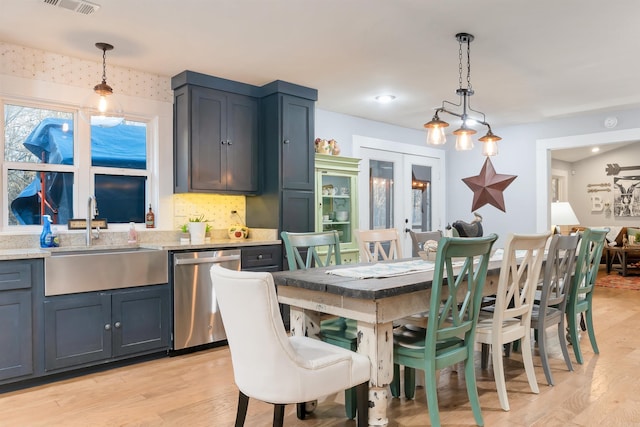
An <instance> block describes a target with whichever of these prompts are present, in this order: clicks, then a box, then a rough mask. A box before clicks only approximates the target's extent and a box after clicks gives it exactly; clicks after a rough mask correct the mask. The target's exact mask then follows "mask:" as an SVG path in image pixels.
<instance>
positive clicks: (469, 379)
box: [464, 354, 484, 426]
mask: <svg viewBox="0 0 640 427" xmlns="http://www.w3.org/2000/svg"><path fill="white" fill-rule="evenodd" d="M464 378H465V382H466V383H467V395H468V396H469V403H471V410H472V411H473V417H474V418H475V420H476V424H477V425H479V426H483V425H484V420H483V419H482V410H481V409H480V398H479V397H478V386H477V384H476V370H475V364H474V363H473V354H471V355H469V356H468V357H467V359H466V360H465V361H464Z"/></svg>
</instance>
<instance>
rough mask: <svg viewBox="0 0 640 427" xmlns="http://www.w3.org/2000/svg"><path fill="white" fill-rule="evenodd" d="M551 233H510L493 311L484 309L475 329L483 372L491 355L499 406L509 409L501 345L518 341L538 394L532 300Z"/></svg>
mask: <svg viewBox="0 0 640 427" xmlns="http://www.w3.org/2000/svg"><path fill="white" fill-rule="evenodd" d="M550 234H551V233H544V234H531V235H525V234H510V235H509V237H508V238H507V241H506V244H505V248H504V255H503V259H502V264H501V267H500V277H499V279H498V289H497V291H496V299H495V304H494V307H493V310H492V312H490V311H485V310H486V308H485V310H483V311H482V312H481V313H480V320H479V321H478V327H477V329H476V342H478V343H480V344H482V361H481V366H482V368H483V369H486V367H487V359H488V352H489V349H490V350H491V353H492V358H491V360H492V362H493V376H494V378H495V382H496V389H497V391H498V399H499V400H500V406H501V407H502V409H504V410H505V411H508V410H509V399H508V398H507V387H506V383H505V377H504V365H503V360H502V357H503V355H502V349H503V346H504V344H509V343H512V342H514V341H518V340H521V342H522V360H523V362H524V368H525V372H526V374H527V380H528V381H529V386H530V387H531V391H533V392H534V393H539V389H538V383H537V381H536V374H535V371H534V367H533V354H532V351H531V312H532V310H533V304H534V301H535V294H536V289H537V286H538V279H539V277H540V271H541V268H542V261H543V258H544V249H545V246H546V243H547V240H548V238H549V236H550Z"/></svg>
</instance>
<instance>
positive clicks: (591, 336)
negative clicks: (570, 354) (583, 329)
mask: <svg viewBox="0 0 640 427" xmlns="http://www.w3.org/2000/svg"><path fill="white" fill-rule="evenodd" d="M592 311H593V310H591V307H589V309H588V310H587V311H585V312H584V314H585V317H586V322H587V332H588V333H589V341H591V348H593V352H594V353H595V354H599V353H600V350H598V344H597V343H596V332H595V331H594V329H593V316H592V314H591V313H592Z"/></svg>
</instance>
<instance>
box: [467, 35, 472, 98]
mask: <svg viewBox="0 0 640 427" xmlns="http://www.w3.org/2000/svg"><path fill="white" fill-rule="evenodd" d="M467 89H469V92H471V43H469V42H467Z"/></svg>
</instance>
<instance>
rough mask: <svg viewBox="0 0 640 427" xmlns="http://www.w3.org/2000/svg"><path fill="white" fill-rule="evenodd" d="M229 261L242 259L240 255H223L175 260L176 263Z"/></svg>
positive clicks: (191, 263)
mask: <svg viewBox="0 0 640 427" xmlns="http://www.w3.org/2000/svg"><path fill="white" fill-rule="evenodd" d="M227 261H240V255H222V256H215V257H207V258H184V259H176V260H174V264H175V265H193V264H219V263H222V262H227Z"/></svg>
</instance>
